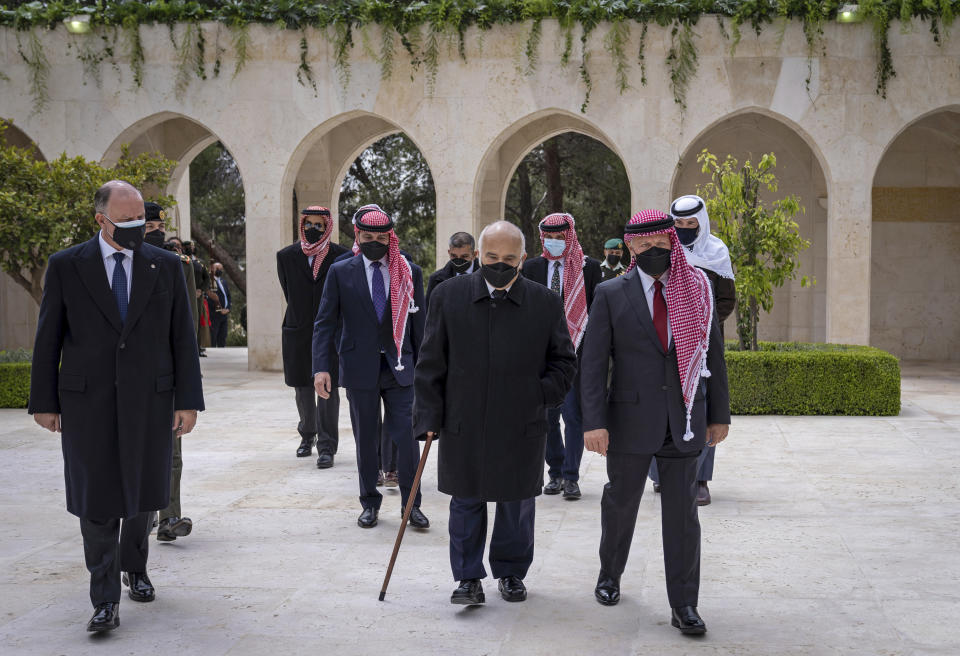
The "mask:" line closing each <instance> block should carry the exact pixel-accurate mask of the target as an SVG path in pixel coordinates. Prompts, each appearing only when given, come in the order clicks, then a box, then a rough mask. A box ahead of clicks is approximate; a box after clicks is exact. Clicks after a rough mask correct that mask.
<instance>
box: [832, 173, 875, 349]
mask: <svg viewBox="0 0 960 656" xmlns="http://www.w3.org/2000/svg"><path fill="white" fill-rule="evenodd" d="M835 170H837V169H835ZM844 177H845V178H846V179H844V180H836V179H835V180H834V181H833V184H832V186H831V189H830V198H829V208H830V209H829V211H828V214H827V216H828V221H827V331H826V332H827V335H826V336H827V341H828V342H834V343H842V344H869V343H870V235H871V229H872V227H873V222H872V220H871V217H872V208H871V188H872V182H871V180H872V176H869V175H864V176H862V177H860V178H847V177H846V176H844Z"/></svg>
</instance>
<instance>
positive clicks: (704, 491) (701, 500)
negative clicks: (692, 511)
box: [697, 481, 710, 506]
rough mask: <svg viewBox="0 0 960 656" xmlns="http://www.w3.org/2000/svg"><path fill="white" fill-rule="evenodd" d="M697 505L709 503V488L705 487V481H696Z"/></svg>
mask: <svg viewBox="0 0 960 656" xmlns="http://www.w3.org/2000/svg"><path fill="white" fill-rule="evenodd" d="M697 505H698V506H709V505H710V488H708V487H707V482H706V481H697Z"/></svg>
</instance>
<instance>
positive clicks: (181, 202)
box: [167, 168, 190, 241]
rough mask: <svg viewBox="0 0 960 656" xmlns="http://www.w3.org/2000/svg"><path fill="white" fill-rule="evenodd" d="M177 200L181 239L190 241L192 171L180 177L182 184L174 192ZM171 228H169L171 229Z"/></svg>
mask: <svg viewBox="0 0 960 656" xmlns="http://www.w3.org/2000/svg"><path fill="white" fill-rule="evenodd" d="M173 195H174V197H175V198H176V199H177V209H176V216H177V221H178V224H179V225H178V226H177V228H178V230H179V234H180V239H182V240H184V241H189V240H190V170H189V168H188V169H187V171H186V173H184V174H183V175H182V176H180V184H178V185H177V188H176V189H175V190H174V192H173ZM169 227H170V226H167V228H168V229H169Z"/></svg>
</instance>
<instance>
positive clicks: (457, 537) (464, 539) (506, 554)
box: [447, 497, 537, 581]
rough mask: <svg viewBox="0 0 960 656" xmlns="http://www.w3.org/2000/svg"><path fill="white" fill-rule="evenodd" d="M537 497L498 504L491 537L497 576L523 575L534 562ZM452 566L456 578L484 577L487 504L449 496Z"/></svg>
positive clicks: (491, 551)
mask: <svg viewBox="0 0 960 656" xmlns="http://www.w3.org/2000/svg"><path fill="white" fill-rule="evenodd" d="M536 509H537V500H536V498H535V497H531V498H529V499H522V500H520V501H501V502H499V503H497V511H496V518H495V519H494V521H493V535H492V536H491V537H490V570H491V571H492V572H493V577H494V578H496V579H500V578H503V577H504V576H516V577H518V578H521V579H522V578H523V577H525V576H526V575H527V570H528V569H530V563H532V562H533V523H534V518H535V516H536ZM447 527H448V529H449V531H450V568H451V569H452V570H453V579H454V580H455V581H463V580H465V579H484V578H486V577H487V570H486V569H484V567H483V547H484V545H485V544H486V542H487V504H486V502H485V501H480V500H479V499H461V498H459V497H451V498H450V521H449V522H448V523H447Z"/></svg>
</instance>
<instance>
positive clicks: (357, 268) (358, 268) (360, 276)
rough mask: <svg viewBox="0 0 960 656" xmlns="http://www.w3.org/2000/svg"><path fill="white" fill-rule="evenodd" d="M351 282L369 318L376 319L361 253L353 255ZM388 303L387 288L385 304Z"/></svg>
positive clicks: (388, 294)
mask: <svg viewBox="0 0 960 656" xmlns="http://www.w3.org/2000/svg"><path fill="white" fill-rule="evenodd" d="M352 264H353V284H354V287H356V294H357V296H359V297H360V305H362V306H363V308H364V309H365V310H366V311H367V312H368V313H369V314H370V318H372V319H373V320H374V322H376V321H377V311H376V310H375V309H374V307H373V299H372V298H370V287H369V286H368V285H367V272H366V271H365V270H364V261H363V256H362V255H354V256H353V260H352ZM389 304H390V291H389V290H387V305H389Z"/></svg>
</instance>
